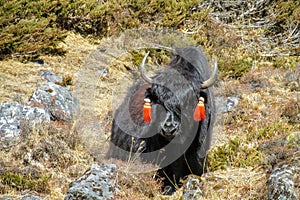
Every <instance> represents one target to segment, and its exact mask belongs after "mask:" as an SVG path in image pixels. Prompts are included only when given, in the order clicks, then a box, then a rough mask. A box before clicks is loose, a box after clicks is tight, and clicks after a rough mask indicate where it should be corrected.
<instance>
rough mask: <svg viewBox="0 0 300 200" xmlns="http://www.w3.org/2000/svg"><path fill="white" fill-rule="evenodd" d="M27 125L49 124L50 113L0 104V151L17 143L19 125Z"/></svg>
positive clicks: (40, 109) (11, 104) (28, 107)
mask: <svg viewBox="0 0 300 200" xmlns="http://www.w3.org/2000/svg"><path fill="white" fill-rule="evenodd" d="M22 120H23V121H27V122H28V123H29V125H31V126H34V125H35V124H36V123H42V122H45V123H49V122H50V113H49V111H48V110H47V109H44V108H40V107H33V106H26V105H21V104H18V103H0V150H1V149H2V148H7V147H10V146H12V145H14V144H16V142H18V141H19V136H20V123H21V121H22Z"/></svg>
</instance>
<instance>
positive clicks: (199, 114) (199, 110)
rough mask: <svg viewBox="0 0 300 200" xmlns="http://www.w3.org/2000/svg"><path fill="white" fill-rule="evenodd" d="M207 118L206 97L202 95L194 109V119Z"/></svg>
mask: <svg viewBox="0 0 300 200" xmlns="http://www.w3.org/2000/svg"><path fill="white" fill-rule="evenodd" d="M205 118H206V114H205V107H204V98H203V97H200V98H199V101H198V104H197V106H196V108H195V111H194V120H195V121H197V122H198V121H201V120H205Z"/></svg>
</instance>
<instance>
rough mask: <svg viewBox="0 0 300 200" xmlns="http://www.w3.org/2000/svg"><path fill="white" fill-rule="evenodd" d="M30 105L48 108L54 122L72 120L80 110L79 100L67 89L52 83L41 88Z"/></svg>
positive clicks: (33, 96) (30, 100) (35, 93)
mask: <svg viewBox="0 0 300 200" xmlns="http://www.w3.org/2000/svg"><path fill="white" fill-rule="evenodd" d="M29 103H30V104H31V105H39V106H41V107H45V108H47V109H48V110H49V111H50V113H51V117H52V119H53V120H63V121H69V120H72V119H73V117H74V115H75V113H76V111H77V110H78V100H77V98H76V97H74V96H73V95H72V94H71V92H70V91H69V90H68V89H67V88H66V87H62V86H60V85H57V84H55V83H52V82H47V84H46V85H45V86H42V87H39V88H38V89H37V90H36V91H35V92H34V93H33V95H32V96H31V97H30V99H29Z"/></svg>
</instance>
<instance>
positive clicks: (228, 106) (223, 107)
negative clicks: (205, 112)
mask: <svg viewBox="0 0 300 200" xmlns="http://www.w3.org/2000/svg"><path fill="white" fill-rule="evenodd" d="M238 102H239V98H238V97H234V96H233V97H227V98H225V97H216V107H217V112H218V113H224V112H230V111H234V109H235V107H236V106H237V104H238Z"/></svg>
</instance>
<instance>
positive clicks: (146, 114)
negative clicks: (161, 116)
mask: <svg viewBox="0 0 300 200" xmlns="http://www.w3.org/2000/svg"><path fill="white" fill-rule="evenodd" d="M144 102H145V103H144V108H143V111H144V122H145V123H150V122H151V111H152V109H151V101H150V99H147V98H146V99H144Z"/></svg>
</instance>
